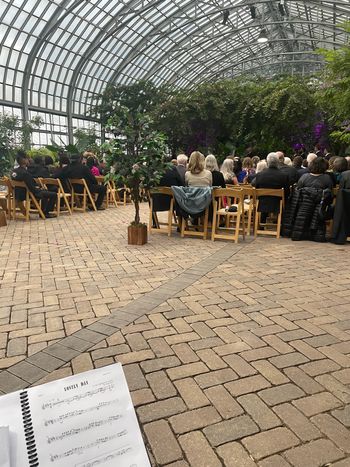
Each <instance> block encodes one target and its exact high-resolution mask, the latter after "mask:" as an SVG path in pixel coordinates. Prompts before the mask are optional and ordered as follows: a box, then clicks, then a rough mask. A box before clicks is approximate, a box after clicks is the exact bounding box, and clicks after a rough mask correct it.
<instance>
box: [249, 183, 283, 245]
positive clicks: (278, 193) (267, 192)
mask: <svg viewBox="0 0 350 467" xmlns="http://www.w3.org/2000/svg"><path fill="white" fill-rule="evenodd" d="M262 196H273V197H276V198H279V199H280V201H279V212H278V215H277V224H274V223H272V222H265V223H263V224H262V223H261V212H259V204H260V198H261V197H262ZM255 197H256V205H255V228H254V237H257V235H259V234H260V235H272V236H274V237H276V238H280V233H281V224H282V212H283V208H284V189H283V188H280V189H272V188H256V189H255ZM261 226H263V227H264V228H263V229H262V228H261ZM271 227H275V230H269V228H271Z"/></svg>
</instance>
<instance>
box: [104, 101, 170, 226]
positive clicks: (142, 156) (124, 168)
mask: <svg viewBox="0 0 350 467" xmlns="http://www.w3.org/2000/svg"><path fill="white" fill-rule="evenodd" d="M107 129H108V130H109V131H110V132H111V133H113V134H114V138H112V139H110V140H109V142H108V143H106V144H104V145H102V150H104V151H106V152H107V154H108V156H107V162H108V164H109V166H110V167H111V168H112V173H111V174H109V175H108V176H107V179H108V178H113V179H114V180H115V181H116V182H117V183H118V184H120V185H121V186H123V185H125V186H126V187H128V188H129V189H130V194H131V199H132V201H133V203H134V206H135V218H134V222H133V224H134V225H139V224H140V201H141V190H142V189H144V188H145V189H147V188H151V187H153V186H155V185H158V184H159V181H160V179H161V177H162V175H163V174H164V172H165V170H166V169H167V168H168V167H169V166H171V165H170V164H167V163H166V162H165V161H166V150H167V146H166V140H165V137H164V135H162V134H161V133H159V132H156V131H154V130H153V129H152V120H151V118H150V117H149V115H147V114H144V113H140V112H136V111H135V110H134V109H132V110H130V109H128V108H127V107H125V106H119V107H118V108H116V109H115V113H114V114H113V116H111V117H110V119H109V120H108V127H107Z"/></svg>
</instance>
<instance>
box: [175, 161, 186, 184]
mask: <svg viewBox="0 0 350 467" xmlns="http://www.w3.org/2000/svg"><path fill="white" fill-rule="evenodd" d="M187 160H188V157H187V156H186V154H179V155H178V156H177V158H176V161H177V166H176V170H177V171H178V172H179V174H180V177H181V181H182V183H181V185H183V186H185V185H186V183H185V173H186V172H187Z"/></svg>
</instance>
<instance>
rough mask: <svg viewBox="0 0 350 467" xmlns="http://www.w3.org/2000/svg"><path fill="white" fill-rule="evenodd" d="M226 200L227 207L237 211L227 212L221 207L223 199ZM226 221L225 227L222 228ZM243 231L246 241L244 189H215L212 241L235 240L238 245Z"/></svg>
mask: <svg viewBox="0 0 350 467" xmlns="http://www.w3.org/2000/svg"><path fill="white" fill-rule="evenodd" d="M223 198H225V199H226V204H227V207H228V208H230V207H235V208H236V211H229V210H226V207H221V204H222V199H223ZM222 219H225V226H221V223H222ZM240 231H242V235H243V240H244V239H245V222H244V192H243V189H242V188H234V189H232V188H215V189H214V190H213V223H212V230H211V239H212V241H215V239H217V238H220V239H223V240H234V242H235V243H238V237H239V233H240Z"/></svg>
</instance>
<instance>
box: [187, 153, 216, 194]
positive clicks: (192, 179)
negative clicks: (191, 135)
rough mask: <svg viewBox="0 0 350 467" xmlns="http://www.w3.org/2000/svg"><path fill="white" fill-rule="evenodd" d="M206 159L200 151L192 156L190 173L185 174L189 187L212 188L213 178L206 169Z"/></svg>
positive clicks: (189, 167)
mask: <svg viewBox="0 0 350 467" xmlns="http://www.w3.org/2000/svg"><path fill="white" fill-rule="evenodd" d="M204 167H205V157H204V155H203V154H202V153H201V152H199V151H194V152H193V153H192V154H191V156H190V161H189V164H188V171H187V172H186V173H185V182H186V185H188V186H212V184H213V176H212V174H211V172H210V171H209V170H206V169H205V168H204Z"/></svg>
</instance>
